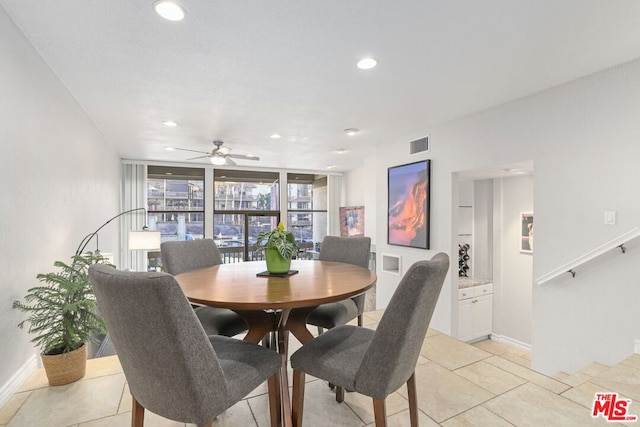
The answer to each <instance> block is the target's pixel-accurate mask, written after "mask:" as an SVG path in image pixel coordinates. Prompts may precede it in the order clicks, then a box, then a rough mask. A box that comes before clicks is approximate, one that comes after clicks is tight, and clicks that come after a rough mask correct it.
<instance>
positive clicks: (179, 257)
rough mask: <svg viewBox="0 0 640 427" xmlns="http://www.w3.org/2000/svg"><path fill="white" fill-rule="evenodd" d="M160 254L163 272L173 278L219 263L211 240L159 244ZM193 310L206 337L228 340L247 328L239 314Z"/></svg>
mask: <svg viewBox="0 0 640 427" xmlns="http://www.w3.org/2000/svg"><path fill="white" fill-rule="evenodd" d="M160 253H161V257H162V265H163V270H164V271H165V272H167V273H169V274H171V275H173V276H175V275H176V274H180V273H184V272H185V271H191V270H197V269H199V268H205V267H212V266H214V265H219V264H222V256H221V255H220V250H219V249H218V246H217V245H216V243H215V242H214V241H213V240H212V239H197V240H188V241H169V242H162V243H161V244H160ZM194 310H195V312H196V316H198V319H200V322H201V323H202V326H203V327H204V330H205V331H206V332H207V335H224V336H227V337H232V336H234V335H237V334H240V333H242V332H245V331H246V330H247V329H249V325H248V324H247V322H246V321H245V320H244V319H243V318H242V317H241V316H240V315H238V314H236V313H235V312H233V311H232V310H229V309H227V308H219V307H195V308H194Z"/></svg>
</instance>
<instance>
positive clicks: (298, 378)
mask: <svg viewBox="0 0 640 427" xmlns="http://www.w3.org/2000/svg"><path fill="white" fill-rule="evenodd" d="M292 406H293V408H292V418H293V427H302V412H303V409H304V372H302V371H298V370H296V369H294V370H293V397H292Z"/></svg>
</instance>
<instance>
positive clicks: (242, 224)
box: [213, 169, 280, 262]
mask: <svg viewBox="0 0 640 427" xmlns="http://www.w3.org/2000/svg"><path fill="white" fill-rule="evenodd" d="M279 192H280V184H279V174H278V173H277V172H258V171H237V170H223V169H216V170H215V171H214V194H215V198H214V215H213V235H214V236H213V237H214V240H215V241H216V244H217V245H218V247H219V248H220V252H221V253H222V255H223V258H224V261H225V262H239V261H243V260H247V261H251V260H255V259H262V256H263V255H262V253H256V247H255V243H256V240H257V238H258V234H259V233H260V232H261V231H268V230H271V229H272V228H275V227H276V226H277V225H278V221H279V220H280V210H279V209H280V208H279Z"/></svg>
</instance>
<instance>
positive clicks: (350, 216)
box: [340, 206, 364, 237]
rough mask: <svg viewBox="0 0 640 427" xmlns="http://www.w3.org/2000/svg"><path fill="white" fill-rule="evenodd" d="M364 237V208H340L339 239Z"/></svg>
mask: <svg viewBox="0 0 640 427" xmlns="http://www.w3.org/2000/svg"><path fill="white" fill-rule="evenodd" d="M362 236H364V206H347V207H341V208H340V237H362Z"/></svg>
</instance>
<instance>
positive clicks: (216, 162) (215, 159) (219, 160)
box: [209, 156, 227, 166]
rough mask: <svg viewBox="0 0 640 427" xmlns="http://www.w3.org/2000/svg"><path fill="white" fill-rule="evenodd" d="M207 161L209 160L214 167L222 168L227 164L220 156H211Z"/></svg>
mask: <svg viewBox="0 0 640 427" xmlns="http://www.w3.org/2000/svg"><path fill="white" fill-rule="evenodd" d="M209 160H211V163H212V164H214V165H216V166H222V165H224V164H225V163H226V162H227V160H226V159H225V158H224V157H220V156H213V157H211V158H210V159H209Z"/></svg>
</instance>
